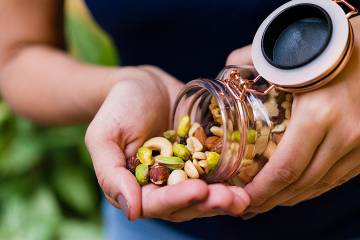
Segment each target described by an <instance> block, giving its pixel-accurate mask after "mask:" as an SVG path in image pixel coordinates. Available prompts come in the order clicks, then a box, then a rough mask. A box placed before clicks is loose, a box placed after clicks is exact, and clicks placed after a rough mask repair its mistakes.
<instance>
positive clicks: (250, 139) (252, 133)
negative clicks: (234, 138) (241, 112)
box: [247, 129, 257, 144]
mask: <svg viewBox="0 0 360 240" xmlns="http://www.w3.org/2000/svg"><path fill="white" fill-rule="evenodd" d="M256 136H257V132H256V130H254V129H248V131H247V143H250V144H254V143H255V141H256Z"/></svg>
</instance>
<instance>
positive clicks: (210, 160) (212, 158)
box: [206, 152, 220, 169]
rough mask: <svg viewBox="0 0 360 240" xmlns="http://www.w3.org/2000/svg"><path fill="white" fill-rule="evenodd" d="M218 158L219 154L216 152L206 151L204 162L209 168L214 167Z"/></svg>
mask: <svg viewBox="0 0 360 240" xmlns="http://www.w3.org/2000/svg"><path fill="white" fill-rule="evenodd" d="M219 160H220V155H219V154H218V153H217V152H208V154H207V158H206V162H207V164H208V166H209V168H210V169H214V168H215V167H216V166H217V164H218V162H219Z"/></svg>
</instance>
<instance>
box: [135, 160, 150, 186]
mask: <svg viewBox="0 0 360 240" xmlns="http://www.w3.org/2000/svg"><path fill="white" fill-rule="evenodd" d="M135 177H136V180H137V182H138V183H139V184H140V185H141V186H144V185H146V184H148V182H149V166H148V165H147V164H144V163H142V164H140V165H139V166H137V167H136V169H135Z"/></svg>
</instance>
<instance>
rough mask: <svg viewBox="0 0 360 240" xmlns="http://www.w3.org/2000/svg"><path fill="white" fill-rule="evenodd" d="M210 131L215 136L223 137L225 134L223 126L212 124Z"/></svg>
mask: <svg viewBox="0 0 360 240" xmlns="http://www.w3.org/2000/svg"><path fill="white" fill-rule="evenodd" d="M210 132H211V133H212V134H214V135H215V136H218V137H222V136H224V130H223V129H222V128H221V127H217V126H212V127H211V128H210Z"/></svg>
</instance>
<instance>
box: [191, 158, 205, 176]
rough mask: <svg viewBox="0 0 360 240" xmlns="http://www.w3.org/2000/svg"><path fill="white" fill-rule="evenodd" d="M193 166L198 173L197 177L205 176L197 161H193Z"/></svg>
mask: <svg viewBox="0 0 360 240" xmlns="http://www.w3.org/2000/svg"><path fill="white" fill-rule="evenodd" d="M193 164H194V167H195V168H196V170H197V171H198V173H199V175H204V174H205V172H204V170H203V169H202V168H201V167H200V164H199V162H198V160H196V159H194V160H193Z"/></svg>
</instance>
